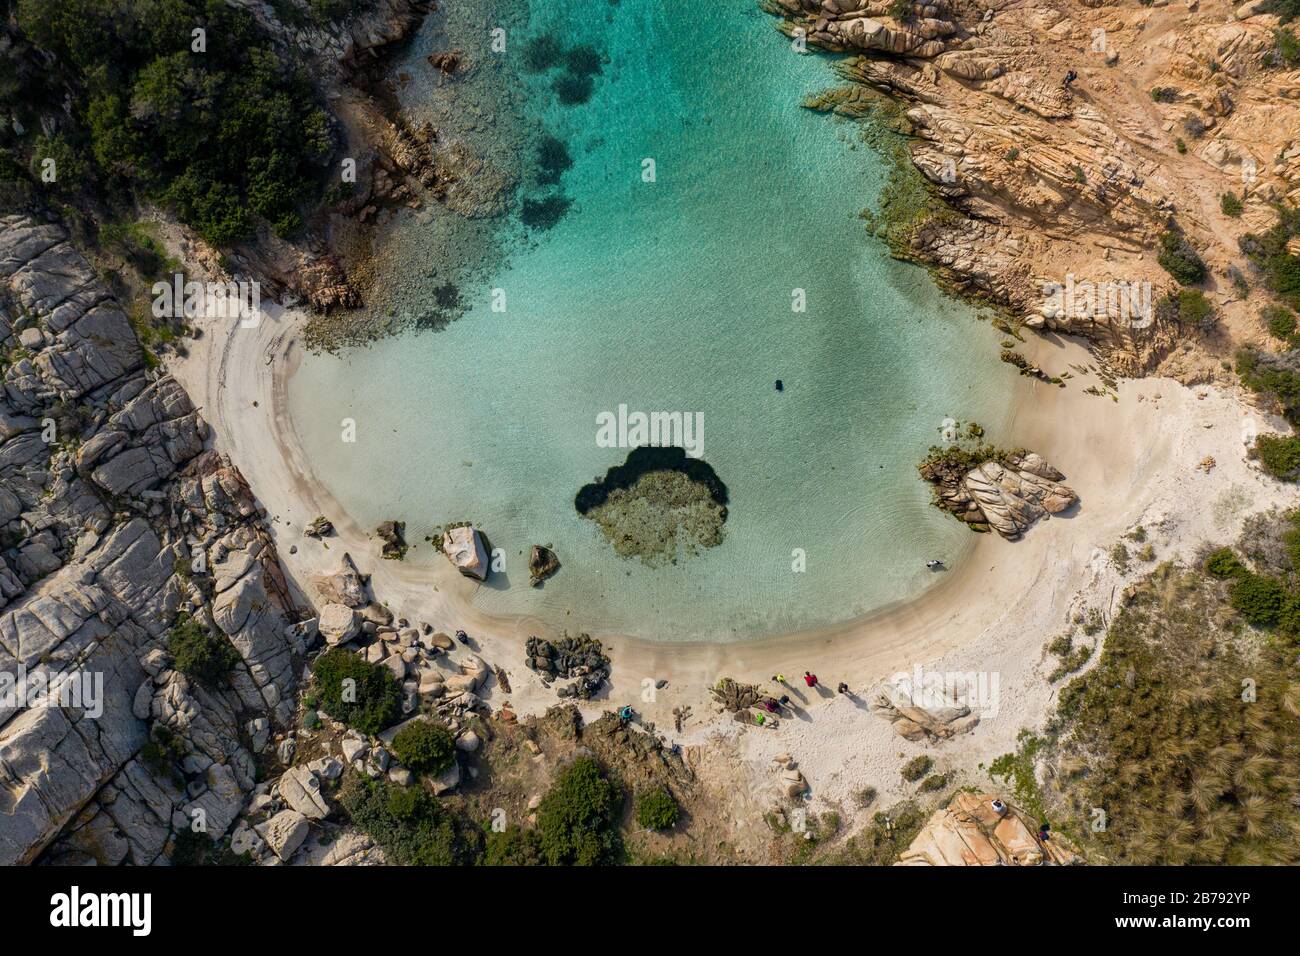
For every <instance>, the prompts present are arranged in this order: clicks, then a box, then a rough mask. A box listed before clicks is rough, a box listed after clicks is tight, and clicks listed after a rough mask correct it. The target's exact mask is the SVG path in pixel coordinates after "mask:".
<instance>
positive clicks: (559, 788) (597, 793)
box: [537, 757, 623, 866]
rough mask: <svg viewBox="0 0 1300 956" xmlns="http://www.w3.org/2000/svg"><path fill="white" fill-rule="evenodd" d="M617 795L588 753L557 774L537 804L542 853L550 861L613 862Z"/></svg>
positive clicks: (617, 846) (617, 852) (618, 847)
mask: <svg viewBox="0 0 1300 956" xmlns="http://www.w3.org/2000/svg"><path fill="white" fill-rule="evenodd" d="M621 805H622V797H621V795H620V794H619V791H618V788H617V787H616V786H615V785H614V784H613V783H611V782H610V781H609V780H607V779H606V778H605V776H604V774H603V773H602V772H601V769H600V765H599V764H597V763H596V761H595V760H593V759H592V758H591V757H578V758H577V759H576V760H574V761H573V763H571V764H569V766H568V767H566V768H565V769H564V771H563V772H562V773H561V774H560V776H559V777H558V778H557V779H556V781H555V784H554V786H552V787H551V789H550V790H549V791H548V792H547V794H546V796H545V797H543V798H542V802H541V804H540V805H539V806H538V808H537V833H538V836H539V838H540V848H541V851H542V856H543V857H544V858H545V860H546V862H547V863H549V864H550V865H552V866H559V865H575V866H597V865H601V864H608V863H616V862H618V860H619V858H620V857H621V856H622V852H623V847H622V841H621V840H620V839H619V835H618V830H617V829H616V827H615V823H616V821H617V819H618V813H619V808H620V806H621Z"/></svg>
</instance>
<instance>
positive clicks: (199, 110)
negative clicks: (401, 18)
mask: <svg viewBox="0 0 1300 956" xmlns="http://www.w3.org/2000/svg"><path fill="white" fill-rule="evenodd" d="M350 2H351V0H314V6H315V7H316V8H317V9H325V8H341V7H343V6H344V5H345V4H346V5H350ZM6 6H7V7H8V6H10V4H6ZM12 7H13V15H14V18H15V21H16V23H17V25H18V28H19V29H20V30H21V31H22V32H23V33H24V34H25V35H26V37H27V38H28V39H30V40H31V41H32V43H34V44H35V45H37V46H39V47H40V48H41V49H43V50H46V51H48V52H49V53H50V54H52V55H53V57H54V59H53V63H52V64H51V66H50V69H49V72H50V73H51V74H52V75H50V76H49V77H48V80H49V82H48V88H49V90H55V89H58V90H62V89H65V88H66V89H70V90H71V91H72V97H71V102H70V112H71V114H72V117H73V119H74V121H75V130H74V131H73V136H74V137H75V138H77V139H79V140H80V141H82V142H84V143H86V145H87V154H88V156H92V157H93V161H94V166H95V167H96V168H97V170H98V171H99V173H100V179H101V181H102V182H103V183H105V184H110V185H112V186H114V187H115V188H116V190H117V192H118V193H119V194H120V195H123V196H128V197H129V196H130V194H131V193H133V192H135V191H138V192H139V193H140V194H142V195H143V196H145V197H147V198H149V199H151V200H153V201H155V202H158V203H161V204H163V205H166V206H169V207H171V208H172V209H173V210H174V211H175V212H176V213H177V215H178V216H179V217H180V218H181V219H182V220H183V221H184V222H186V223H187V224H189V225H190V226H193V227H194V228H195V229H196V230H197V231H198V232H199V233H200V234H201V235H202V236H203V237H204V238H205V239H207V240H208V241H209V242H212V243H214V244H216V245H228V244H230V243H233V242H236V241H239V240H242V239H245V238H248V237H249V236H250V235H251V234H252V232H253V229H254V226H255V225H256V221H257V217H261V218H262V219H263V220H265V221H266V222H267V223H269V224H271V225H272V226H273V227H274V228H275V229H276V230H277V231H278V232H281V233H284V232H291V231H293V230H294V229H296V228H297V226H298V224H299V221H300V220H299V215H298V207H299V206H300V205H302V204H304V203H306V202H308V201H311V200H314V199H315V198H317V197H318V196H319V193H320V188H321V186H322V185H323V180H324V173H325V165H324V163H325V161H326V160H327V159H328V157H329V154H330V152H331V151H332V146H333V144H332V139H331V135H330V131H329V121H328V119H327V117H326V115H325V113H324V112H323V111H322V110H321V109H320V108H319V107H318V106H317V105H316V104H315V102H314V100H315V92H314V90H313V88H312V85H311V82H310V80H309V78H308V74H307V72H306V70H305V68H304V66H303V64H302V61H301V60H300V59H298V58H297V57H298V55H297V54H296V53H293V52H292V50H291V48H285V49H284V50H283V51H282V52H277V49H276V45H275V42H274V41H273V39H272V38H271V37H270V36H269V35H268V34H267V33H266V32H265V31H264V30H263V28H262V27H261V26H260V25H259V24H258V21H257V19H256V18H255V17H254V16H253V14H251V13H250V12H249V11H248V10H245V9H243V8H240V7H236V6H232V5H230V4H227V3H223V2H216V0H147V2H146V0H60V2H58V3H50V2H48V0H17V2H16V3H15V4H12ZM196 28H202V29H203V30H204V31H205V36H206V49H205V50H204V51H202V52H198V51H193V50H192V46H191V44H192V43H193V36H192V33H191V31H193V30H194V29H196ZM31 95H32V96H33V97H37V96H44V95H47V94H46V91H45V90H36V91H31ZM60 165H62V164H60ZM62 179H63V176H62V174H61V175H60V180H62ZM79 185H84V183H80V184H79Z"/></svg>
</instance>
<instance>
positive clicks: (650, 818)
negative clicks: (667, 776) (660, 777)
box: [636, 787, 681, 830]
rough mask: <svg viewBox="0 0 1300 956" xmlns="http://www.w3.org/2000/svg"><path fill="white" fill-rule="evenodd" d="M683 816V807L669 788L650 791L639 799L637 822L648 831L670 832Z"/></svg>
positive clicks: (637, 802)
mask: <svg viewBox="0 0 1300 956" xmlns="http://www.w3.org/2000/svg"><path fill="white" fill-rule="evenodd" d="M680 816H681V807H679V806H678V805H677V801H676V800H674V799H673V795H672V794H671V793H669V792H668V790H667V788H665V787H660V788H659V789H657V790H649V791H647V792H645V793H643V794H641V796H639V797H638V798H637V801H636V822H637V823H638V824H640V825H641V826H643V827H645V828H646V829H647V830H670V829H672V827H674V826H675V825H676V824H677V820H678V818H679V817H680Z"/></svg>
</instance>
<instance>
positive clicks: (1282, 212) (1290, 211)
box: [1237, 204, 1300, 309]
mask: <svg viewBox="0 0 1300 956" xmlns="http://www.w3.org/2000/svg"><path fill="white" fill-rule="evenodd" d="M1274 208H1275V209H1276V210H1277V213H1278V221H1277V224H1276V225H1275V226H1273V228H1272V229H1270V230H1269V231H1268V232H1266V233H1264V234H1263V235H1257V234H1255V233H1247V234H1246V235H1244V236H1242V237H1241V238H1240V239H1239V240H1237V244H1238V246H1239V247H1240V248H1241V251H1242V252H1244V253H1245V254H1246V256H1247V257H1248V258H1249V259H1250V261H1251V262H1253V263H1254V264H1255V265H1256V266H1258V267H1259V268H1260V269H1261V270H1262V271H1263V273H1264V276H1265V280H1266V281H1265V284H1266V285H1267V286H1268V289H1269V291H1271V292H1273V293H1274V294H1275V295H1277V296H1278V297H1279V298H1280V299H1282V301H1284V302H1286V303H1287V304H1288V305H1290V306H1291V307H1292V308H1293V309H1300V258H1297V257H1295V256H1293V255H1291V253H1290V252H1289V251H1288V250H1287V244H1288V243H1289V242H1290V241H1291V240H1292V239H1293V238H1294V237H1296V236H1298V235H1300V209H1296V208H1295V207H1292V206H1285V205H1282V204H1278V205H1277V206H1275V207H1274Z"/></svg>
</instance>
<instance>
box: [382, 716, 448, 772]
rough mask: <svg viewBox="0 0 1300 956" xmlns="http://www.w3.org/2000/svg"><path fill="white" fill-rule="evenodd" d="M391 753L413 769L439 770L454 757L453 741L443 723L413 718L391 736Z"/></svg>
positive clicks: (444, 768)
mask: <svg viewBox="0 0 1300 956" xmlns="http://www.w3.org/2000/svg"><path fill="white" fill-rule="evenodd" d="M393 756H395V757H396V758H397V760H398V762H399V763H400V764H401V765H402V766H404V767H406V768H407V769H408V770H410V771H412V772H413V773H432V774H438V773H442V771H444V770H446V769H447V768H448V767H450V766H451V765H452V764H453V763H454V762H455V760H456V741H455V738H453V737H452V735H451V732H450V731H448V730H447V728H446V727H444V726H442V724H440V723H437V722H435V721H432V720H415V721H412V722H411V723H409V724H407V725H406V726H405V727H403V728H402V729H401V730H399V731H398V732H397V734H396V735H395V736H394V737H393Z"/></svg>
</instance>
